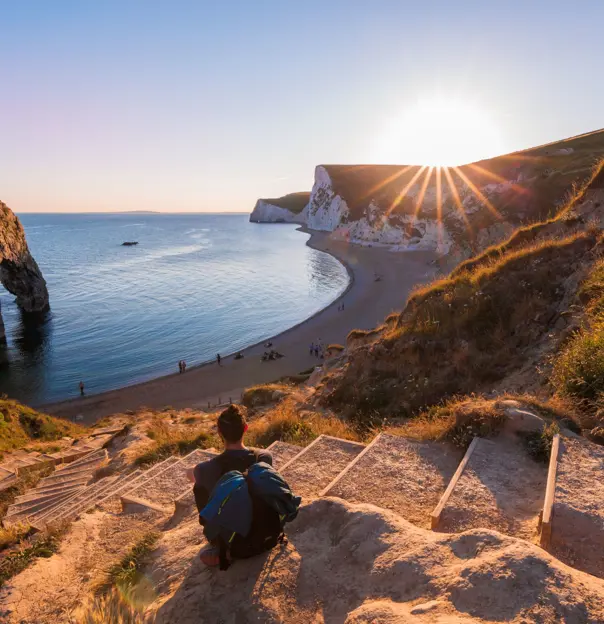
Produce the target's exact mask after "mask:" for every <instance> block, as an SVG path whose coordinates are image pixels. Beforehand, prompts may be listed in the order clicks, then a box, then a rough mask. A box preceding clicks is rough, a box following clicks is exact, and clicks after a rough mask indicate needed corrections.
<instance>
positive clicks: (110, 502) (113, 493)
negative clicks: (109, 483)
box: [94, 470, 144, 511]
mask: <svg viewBox="0 0 604 624" xmlns="http://www.w3.org/2000/svg"><path fill="white" fill-rule="evenodd" d="M143 474H144V473H143V471H142V470H135V471H134V472H131V473H130V474H127V475H125V476H124V478H123V479H121V480H120V481H119V482H118V483H117V484H116V485H115V488H113V489H111V490H110V491H109V492H104V493H103V495H102V496H99V497H98V498H97V500H95V501H94V504H95V507H98V508H99V509H103V510H105V511H115V510H116V509H117V510H119V509H120V508H121V501H120V500H119V497H120V496H121V495H122V494H123V493H125V492H127V491H128V489H130V487H131V486H132V484H133V483H134V482H135V481H137V480H138V479H139V478H140V477H141V476H142V475H143Z"/></svg>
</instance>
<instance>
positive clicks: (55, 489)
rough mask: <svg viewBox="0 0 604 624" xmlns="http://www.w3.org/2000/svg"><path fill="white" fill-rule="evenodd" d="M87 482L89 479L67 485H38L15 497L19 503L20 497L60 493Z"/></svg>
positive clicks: (25, 498) (24, 498)
mask: <svg viewBox="0 0 604 624" xmlns="http://www.w3.org/2000/svg"><path fill="white" fill-rule="evenodd" d="M86 483H88V479H80V480H79V481H75V482H73V483H68V484H67V485H64V484H58V485H44V486H42V487H36V488H34V489H33V490H29V491H28V492H27V493H25V494H23V495H22V496H18V497H17V498H16V499H15V502H16V503H19V502H21V500H20V499H23V500H27V499H29V498H31V497H35V496H39V495H44V494H59V493H60V492H65V491H67V490H70V489H73V488H75V487H80V486H82V485H86Z"/></svg>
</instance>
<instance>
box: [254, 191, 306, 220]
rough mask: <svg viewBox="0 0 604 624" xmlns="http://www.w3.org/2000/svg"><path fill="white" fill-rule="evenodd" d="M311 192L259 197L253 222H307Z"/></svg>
mask: <svg viewBox="0 0 604 624" xmlns="http://www.w3.org/2000/svg"><path fill="white" fill-rule="evenodd" d="M309 197H310V193H307V192H304V193H290V194H289V195H284V196H283V197H275V198H273V199H259V200H258V201H257V202H256V205H255V206H254V210H253V211H252V214H251V215H250V221H251V222H252V223H300V224H306V222H307V214H308V199H309Z"/></svg>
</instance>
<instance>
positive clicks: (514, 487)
mask: <svg viewBox="0 0 604 624" xmlns="http://www.w3.org/2000/svg"><path fill="white" fill-rule="evenodd" d="M472 446H473V448H472ZM471 448H472V452H471V453H470V454H469V456H467V454H466V457H467V461H466V462H465V463H464V466H463V467H462V470H461V472H460V474H459V475H456V476H457V479H456V480H455V482H454V483H453V487H452V488H451V490H450V491H449V492H448V496H447V497H446V498H445V500H444V501H443V502H444V504H443V505H441V506H440V510H439V511H440V515H437V516H435V521H434V526H433V527H432V528H434V529H438V530H439V531H444V532H446V533H462V532H463V531H469V530H471V529H477V528H481V529H493V530H495V531H500V532H501V533H505V534H507V535H513V536H515V537H519V538H522V539H526V540H528V541H534V540H535V538H536V536H537V529H538V524H539V513H540V511H541V509H542V507H543V497H544V495H545V484H546V481H547V465H545V464H539V463H538V462H536V461H535V460H533V459H531V457H529V455H528V453H527V451H526V450H525V448H523V446H521V444H520V443H519V442H517V441H514V440H505V439H503V438H500V439H498V440H497V442H493V441H490V440H485V439H483V438H476V439H475V442H473V445H471Z"/></svg>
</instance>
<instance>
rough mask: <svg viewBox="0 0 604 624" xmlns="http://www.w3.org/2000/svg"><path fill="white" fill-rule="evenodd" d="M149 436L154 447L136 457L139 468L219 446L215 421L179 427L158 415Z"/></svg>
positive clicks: (151, 424)
mask: <svg viewBox="0 0 604 624" xmlns="http://www.w3.org/2000/svg"><path fill="white" fill-rule="evenodd" d="M187 418H191V416H187ZM147 435H148V436H149V438H151V440H153V446H151V448H147V449H145V450H144V451H143V452H142V453H141V454H140V455H138V456H137V457H136V459H135V464H136V465H138V466H150V465H151V464H155V463H157V462H159V461H162V460H164V459H166V458H167V457H170V456H171V455H186V454H187V453H190V452H191V451H193V450H195V449H196V448H210V447H213V446H216V445H217V444H219V438H218V435H217V434H216V431H215V427H214V424H213V421H212V422H206V423H203V424H198V423H197V422H196V423H195V424H191V425H185V424H182V425H179V424H175V423H173V422H172V421H170V420H169V416H167V415H165V414H162V415H156V416H155V417H154V418H153V419H152V420H151V423H150V425H149V427H148V429H147Z"/></svg>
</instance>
